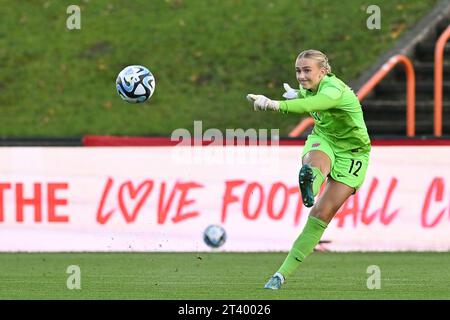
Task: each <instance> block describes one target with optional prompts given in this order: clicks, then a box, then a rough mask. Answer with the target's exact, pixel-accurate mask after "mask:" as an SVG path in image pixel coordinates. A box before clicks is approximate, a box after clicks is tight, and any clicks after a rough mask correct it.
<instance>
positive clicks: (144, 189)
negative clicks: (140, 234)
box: [119, 180, 153, 223]
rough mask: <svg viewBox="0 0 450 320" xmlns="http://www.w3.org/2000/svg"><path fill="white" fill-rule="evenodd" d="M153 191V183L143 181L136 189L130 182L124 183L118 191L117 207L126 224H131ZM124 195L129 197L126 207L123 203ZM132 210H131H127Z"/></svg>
mask: <svg viewBox="0 0 450 320" xmlns="http://www.w3.org/2000/svg"><path fill="white" fill-rule="evenodd" d="M152 189H153V181H151V180H145V181H143V182H142V183H141V184H140V185H138V187H137V188H135V187H134V186H133V183H132V182H131V181H126V182H124V183H123V184H122V185H121V186H120V189H119V207H120V210H121V211H122V214H123V216H124V218H125V220H126V221H127V223H130V222H133V221H134V220H135V219H136V217H137V215H138V213H139V210H141V207H142V206H143V205H144V202H145V200H147V198H148V196H149V194H150V192H151V191H152ZM125 193H127V195H128V196H129V197H128V198H129V199H130V201H127V202H128V206H127V204H126V203H125ZM133 203H134V208H133ZM128 209H132V210H128Z"/></svg>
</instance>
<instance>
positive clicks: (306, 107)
mask: <svg viewBox="0 0 450 320" xmlns="http://www.w3.org/2000/svg"><path fill="white" fill-rule="evenodd" d="M341 96H342V91H341V90H339V89H338V88H333V87H329V88H325V89H323V90H322V91H321V92H319V93H317V94H316V95H315V96H310V97H306V98H302V99H291V100H287V101H277V100H271V99H269V98H267V97H266V96H263V95H257V94H248V95H247V100H249V101H251V102H253V108H254V109H255V111H258V110H263V111H267V110H272V111H280V112H283V113H288V112H290V113H307V112H314V111H323V110H328V109H331V108H334V107H337V106H338V105H339V102H340V98H341Z"/></svg>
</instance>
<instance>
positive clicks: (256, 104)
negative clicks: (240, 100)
mask: <svg viewBox="0 0 450 320" xmlns="http://www.w3.org/2000/svg"><path fill="white" fill-rule="evenodd" d="M247 100H249V101H250V102H253V109H254V110H255V111H258V110H264V111H266V110H273V111H279V110H280V103H279V102H278V101H275V100H270V99H269V98H267V97H265V96H263V95H260V94H248V95H247Z"/></svg>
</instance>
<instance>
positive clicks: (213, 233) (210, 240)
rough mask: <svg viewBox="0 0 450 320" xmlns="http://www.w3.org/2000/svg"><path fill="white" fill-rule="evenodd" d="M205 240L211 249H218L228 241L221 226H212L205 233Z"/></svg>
mask: <svg viewBox="0 0 450 320" xmlns="http://www.w3.org/2000/svg"><path fill="white" fill-rule="evenodd" d="M203 240H204V241H205V243H206V244H207V245H208V246H210V247H211V248H218V247H220V246H222V245H223V244H224V243H225V241H226V240H227V234H226V232H225V229H224V228H222V227H221V226H219V225H210V226H208V227H207V228H206V229H205V231H204V232H203Z"/></svg>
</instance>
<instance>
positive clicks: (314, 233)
mask: <svg viewBox="0 0 450 320" xmlns="http://www.w3.org/2000/svg"><path fill="white" fill-rule="evenodd" d="M353 192H354V188H351V187H349V186H347V185H345V184H343V183H340V182H337V181H335V180H333V179H329V180H328V182H327V185H326V187H325V190H324V192H323V195H322V196H321V197H320V199H319V200H318V201H317V203H316V204H315V205H314V207H313V208H312V209H311V212H310V214H309V217H308V221H307V222H306V225H305V227H304V228H303V231H302V233H301V234H300V235H299V236H298V238H297V239H296V240H295V242H294V244H293V246H292V248H291V250H290V251H289V254H288V256H287V257H286V259H285V260H284V262H283V264H282V265H281V267H280V269H278V271H277V272H276V273H275V274H274V275H273V276H272V277H271V278H270V279H269V281H268V282H267V283H266V285H265V286H264V288H266V289H275V290H276V289H280V288H281V285H282V284H283V282H284V280H285V279H286V278H287V277H289V276H290V275H291V274H292V272H293V271H294V270H295V269H296V268H297V267H298V266H299V265H300V263H302V261H303V260H304V259H305V258H306V257H307V256H308V255H309V254H310V253H312V252H313V250H314V248H315V247H316V245H317V244H318V243H319V240H320V238H321V237H322V235H323V233H324V231H325V229H326V228H327V226H328V223H330V221H331V219H333V217H334V215H335V214H336V212H337V210H338V209H339V208H340V207H341V206H342V204H343V203H344V202H345V200H347V199H348V197H350V196H351V195H352V193H353Z"/></svg>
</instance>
